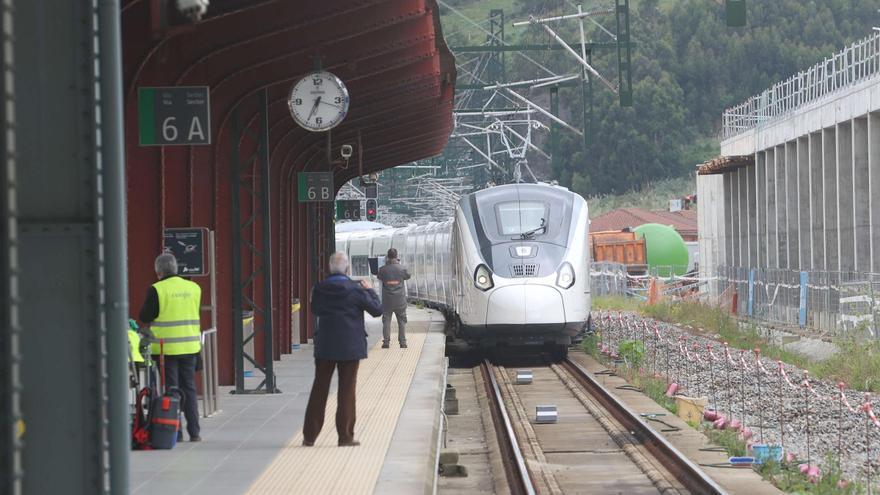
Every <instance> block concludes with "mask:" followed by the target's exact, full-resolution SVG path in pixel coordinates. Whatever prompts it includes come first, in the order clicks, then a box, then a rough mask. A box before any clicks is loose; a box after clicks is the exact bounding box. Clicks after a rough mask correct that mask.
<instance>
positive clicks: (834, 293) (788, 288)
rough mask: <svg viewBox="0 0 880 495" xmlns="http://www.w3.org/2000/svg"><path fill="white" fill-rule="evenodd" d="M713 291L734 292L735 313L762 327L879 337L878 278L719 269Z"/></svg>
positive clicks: (860, 274)
mask: <svg viewBox="0 0 880 495" xmlns="http://www.w3.org/2000/svg"><path fill="white" fill-rule="evenodd" d="M709 287H710V292H711V293H712V295H714V296H718V295H720V294H722V293H724V292H726V291H731V290H735V293H736V295H737V304H736V312H737V314H739V315H740V316H742V317H745V318H751V319H754V320H756V321H758V322H766V323H771V324H778V325H784V326H791V327H795V326H797V327H802V328H808V329H813V330H818V331H820V332H821V333H823V334H828V335H834V336H851V337H857V338H859V337H866V336H867V337H872V338H880V332H878V322H880V314H878V313H880V274H876V273H864V272H826V271H795V270H776V269H760V268H742V267H718V268H716V270H715V273H714V274H712V275H711V276H710V277H709Z"/></svg>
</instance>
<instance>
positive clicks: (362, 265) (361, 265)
mask: <svg viewBox="0 0 880 495" xmlns="http://www.w3.org/2000/svg"><path fill="white" fill-rule="evenodd" d="M351 276H352V277H369V276H370V257H369V256H352V257H351Z"/></svg>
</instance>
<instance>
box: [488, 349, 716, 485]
mask: <svg viewBox="0 0 880 495" xmlns="http://www.w3.org/2000/svg"><path fill="white" fill-rule="evenodd" d="M480 368H481V369H480V372H481V373H482V375H483V378H484V380H483V382H484V383H485V387H486V393H487V396H488V398H489V403H490V409H491V414H492V418H493V423H494V425H495V428H494V429H495V435H496V436H497V437H498V444H499V447H500V450H501V454H502V457H503V460H504V466H505V474H506V478H507V482H508V485H509V489H510V491H511V493H515V494H533V493H538V494H550V495H557V494H564V493H584V492H586V493H628V494H630V493H632V494H639V493H646V494H647V493H663V494H673V493H699V494H704V493H706V494H713V493H725V491H724V489H722V488H721V487H720V486H719V485H718V484H716V483H715V482H714V481H713V480H712V479H711V478H709V477H708V476H707V475H706V474H705V473H704V472H703V471H702V470H701V469H700V468H699V467H698V466H696V465H695V464H694V463H692V462H691V461H690V460H688V459H687V458H686V457H684V456H683V455H682V454H681V453H680V452H679V451H678V450H677V449H676V448H675V447H673V446H672V445H671V444H670V443H669V442H668V441H667V440H666V439H665V438H663V436H662V435H660V434H659V433H657V432H656V431H655V430H653V429H652V428H651V427H650V426H648V425H647V424H646V423H645V421H644V420H643V419H642V418H640V417H639V416H638V415H637V414H635V413H634V412H633V411H631V410H630V409H629V408H628V407H627V406H626V405H625V404H623V403H622V402H620V400H618V399H617V398H616V397H615V396H614V395H613V394H612V393H611V392H609V391H608V390H607V389H605V387H604V386H602V384H601V383H599V382H598V381H597V380H596V379H595V377H593V376H592V375H591V374H590V373H589V372H587V371H586V370H585V369H583V368H582V367H581V366H580V365H579V364H577V363H575V362H573V361H570V360H566V361H563V362H562V363H559V364H546V363H545V364H542V365H540V366H532V367H531V369H532V371H533V374H534V379H533V382H532V384H529V385H516V384H515V383H514V380H513V378H512V374H511V372H510V371H509V370H507V369H506V368H504V367H503V366H496V365H493V364H491V363H490V362H489V361H488V360H487V361H484V362H483V363H482V364H481V365H480ZM544 404H554V405H556V406H557V408H558V412H559V420H558V422H556V423H551V424H538V423H536V422H535V421H534V416H529V411H532V412H533V413H534V411H535V406H536V405H544Z"/></svg>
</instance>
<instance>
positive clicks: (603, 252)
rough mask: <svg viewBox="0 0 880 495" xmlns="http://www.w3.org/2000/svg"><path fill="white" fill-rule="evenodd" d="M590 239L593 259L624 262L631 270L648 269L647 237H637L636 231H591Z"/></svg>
mask: <svg viewBox="0 0 880 495" xmlns="http://www.w3.org/2000/svg"><path fill="white" fill-rule="evenodd" d="M589 241H590V255H591V256H590V257H591V258H592V260H593V261H605V262H611V263H622V264H624V265H626V266H627V268H628V269H629V271H630V272H633V271H645V270H646V269H647V264H648V260H647V255H646V251H645V239H636V234H635V232H626V231H619V230H609V231H604V232H591V233H590V236H589Z"/></svg>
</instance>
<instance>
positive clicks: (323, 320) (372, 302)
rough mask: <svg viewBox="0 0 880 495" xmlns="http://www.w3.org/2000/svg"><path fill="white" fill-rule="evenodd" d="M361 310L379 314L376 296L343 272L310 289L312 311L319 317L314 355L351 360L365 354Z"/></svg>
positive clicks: (364, 336) (323, 357)
mask: <svg viewBox="0 0 880 495" xmlns="http://www.w3.org/2000/svg"><path fill="white" fill-rule="evenodd" d="M364 311H366V312H367V313H370V314H371V315H373V316H379V315H381V314H382V306H381V305H380V304H379V297H378V296H377V295H376V293H375V292H374V291H373V290H372V289H364V288H363V287H361V286H360V284H359V283H358V282H355V281H354V280H352V279H350V278H348V277H346V276H345V275H331V276H329V277H328V278H327V279H326V280H324V281H323V282H320V283H318V284H317V285H315V288H314V289H313V290H312V312H313V313H314V314H315V316H317V317H318V328H317V329H316V330H315V359H326V360H330V361H354V360H356V359H365V358H366V357H367V332H366V329H365V328H364Z"/></svg>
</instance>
